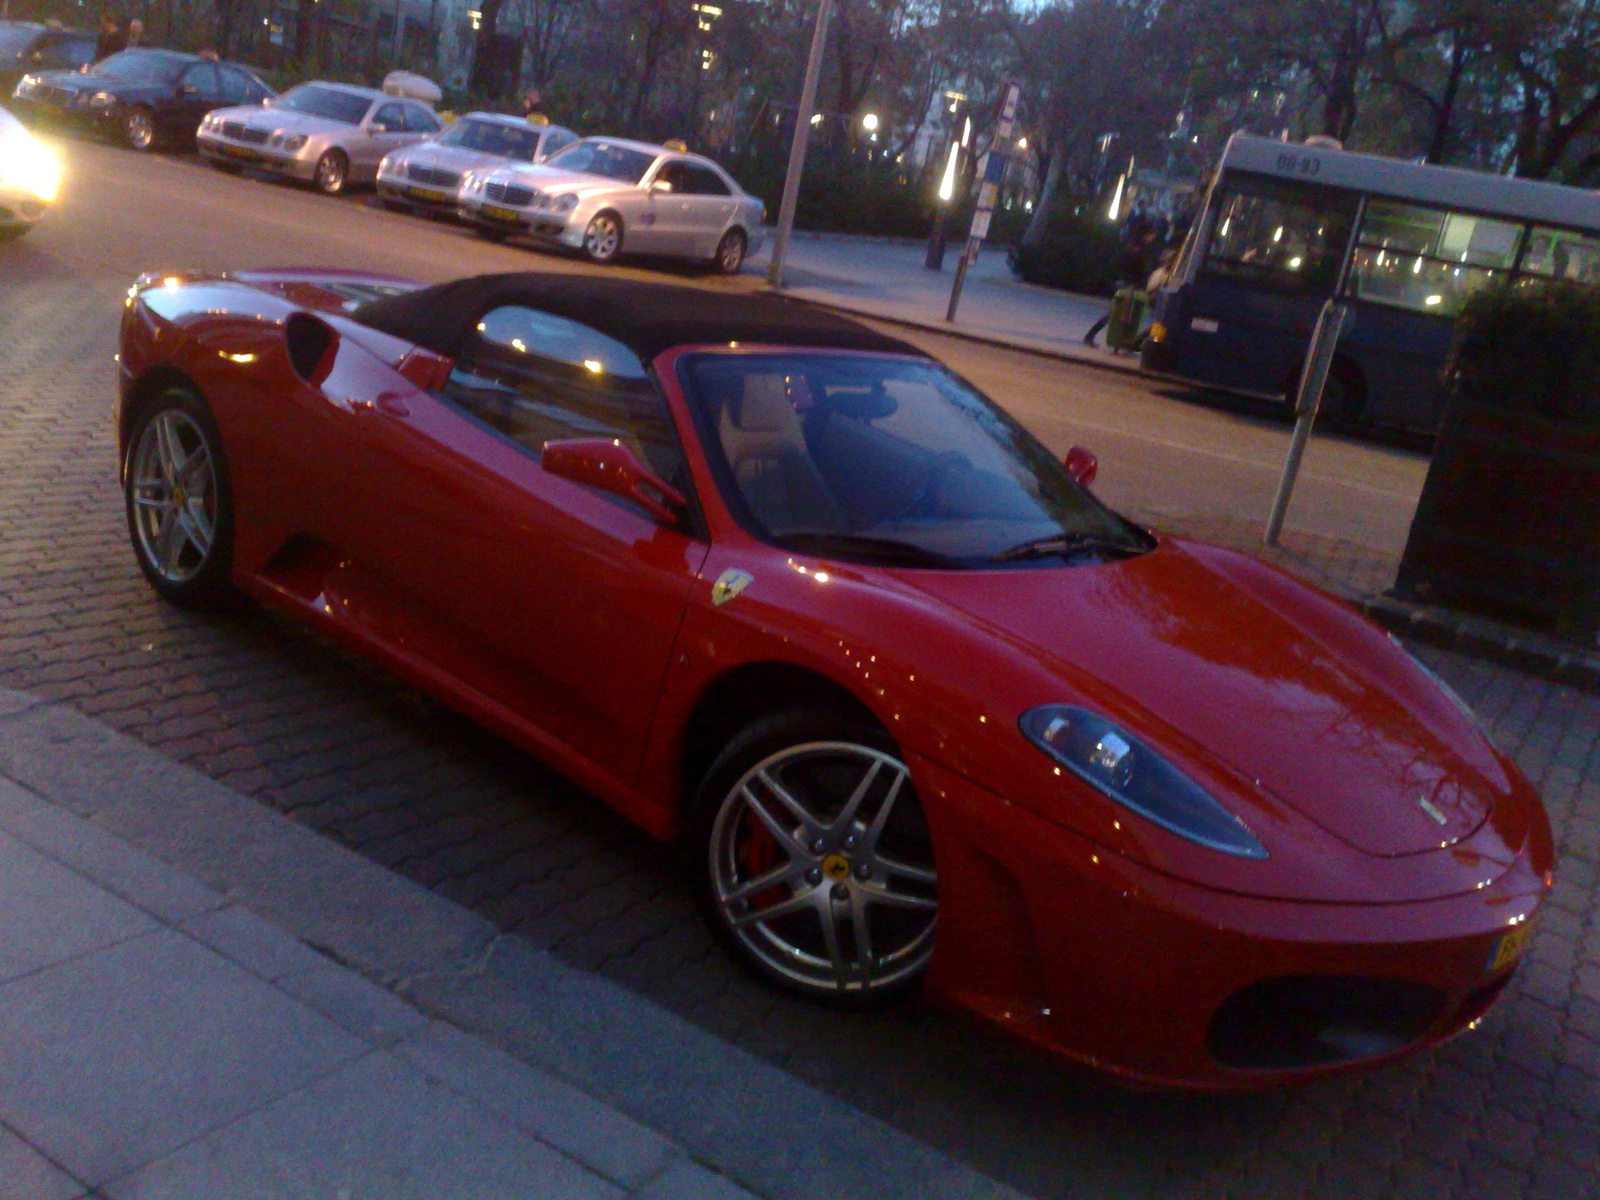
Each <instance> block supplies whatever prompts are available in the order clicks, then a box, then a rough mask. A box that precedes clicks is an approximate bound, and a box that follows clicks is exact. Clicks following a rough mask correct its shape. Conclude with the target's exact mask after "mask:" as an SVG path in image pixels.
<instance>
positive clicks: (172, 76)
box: [94, 50, 191, 83]
mask: <svg viewBox="0 0 1600 1200" xmlns="http://www.w3.org/2000/svg"><path fill="white" fill-rule="evenodd" d="M190 61H191V60H189V59H187V58H179V57H177V56H176V55H173V54H163V53H161V52H160V51H158V50H121V51H118V52H117V53H116V54H113V55H111V56H110V57H108V58H104V59H101V60H100V61H99V62H97V63H95V65H94V73H95V74H96V75H109V76H111V77H112V78H113V79H125V80H127V81H128V82H129V83H176V82H177V81H178V76H179V75H181V74H182V73H183V69H184V68H185V67H187V66H188V65H189V63H190Z"/></svg>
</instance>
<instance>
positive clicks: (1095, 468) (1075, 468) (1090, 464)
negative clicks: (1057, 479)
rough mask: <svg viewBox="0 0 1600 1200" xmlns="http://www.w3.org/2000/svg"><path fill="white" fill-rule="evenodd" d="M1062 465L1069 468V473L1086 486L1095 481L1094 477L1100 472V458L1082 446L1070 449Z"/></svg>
mask: <svg viewBox="0 0 1600 1200" xmlns="http://www.w3.org/2000/svg"><path fill="white" fill-rule="evenodd" d="M1062 465H1063V466H1065V467H1066V468H1067V474H1068V475H1071V476H1072V477H1073V478H1074V479H1076V480H1077V481H1078V482H1079V483H1080V484H1082V485H1083V486H1084V487H1088V486H1089V485H1090V484H1091V483H1093V482H1094V477H1095V476H1096V475H1098V474H1099V473H1100V460H1099V459H1098V458H1096V457H1095V456H1094V455H1093V454H1091V453H1090V452H1089V451H1087V450H1085V449H1084V448H1083V447H1082V446H1074V447H1073V448H1072V449H1071V450H1068V451H1067V457H1066V459H1065V460H1064V461H1063V463H1062Z"/></svg>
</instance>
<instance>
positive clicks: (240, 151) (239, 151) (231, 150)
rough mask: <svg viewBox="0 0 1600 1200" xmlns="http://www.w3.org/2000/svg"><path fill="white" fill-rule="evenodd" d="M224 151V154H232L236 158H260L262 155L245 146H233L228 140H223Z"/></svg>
mask: <svg viewBox="0 0 1600 1200" xmlns="http://www.w3.org/2000/svg"><path fill="white" fill-rule="evenodd" d="M222 152H223V153H224V154H231V155H233V156H234V157H235V158H260V157H261V156H260V155H259V154H257V153H256V152H255V151H254V150H246V149H245V148H244V147H243V146H231V145H229V144H228V143H227V142H223V143H222Z"/></svg>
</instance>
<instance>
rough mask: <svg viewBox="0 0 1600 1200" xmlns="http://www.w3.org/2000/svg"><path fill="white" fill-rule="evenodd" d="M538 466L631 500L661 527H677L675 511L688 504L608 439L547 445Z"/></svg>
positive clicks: (667, 484)
mask: <svg viewBox="0 0 1600 1200" xmlns="http://www.w3.org/2000/svg"><path fill="white" fill-rule="evenodd" d="M539 465H540V466H542V467H543V468H544V469H545V470H546V471H549V472H550V474H552V475H559V476H561V478H563V479H570V480H572V481H573V482H574V483H584V484H588V485H589V486H590V487H595V488H599V489H600V490H601V491H603V492H610V493H611V494H612V495H613V496H621V497H622V498H623V499H625V500H632V501H633V502H634V503H635V504H637V505H639V507H641V508H643V509H644V510H645V511H646V512H648V513H649V514H650V515H651V516H653V517H654V518H655V519H656V520H658V521H660V522H661V523H662V524H664V525H673V524H676V523H677V520H678V510H679V509H681V508H682V507H683V506H684V505H685V504H687V503H688V502H689V501H688V499H687V498H686V497H685V496H684V494H683V493H682V492H680V491H678V490H677V489H676V488H674V487H673V486H672V485H671V484H669V483H667V482H666V481H665V480H663V479H659V478H657V477H656V476H655V475H653V474H651V472H650V469H649V468H648V467H646V466H645V465H644V464H643V463H642V462H640V461H639V459H638V457H637V456H636V455H635V454H634V453H633V451H632V450H630V449H628V447H626V446H624V445H623V444H622V443H621V442H619V441H615V440H613V439H610V438H569V439H564V440H562V441H556V442H546V443H545V444H544V450H543V452H542V453H541V454H540V455H539Z"/></svg>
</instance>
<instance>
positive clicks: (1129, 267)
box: [1083, 218, 1155, 346]
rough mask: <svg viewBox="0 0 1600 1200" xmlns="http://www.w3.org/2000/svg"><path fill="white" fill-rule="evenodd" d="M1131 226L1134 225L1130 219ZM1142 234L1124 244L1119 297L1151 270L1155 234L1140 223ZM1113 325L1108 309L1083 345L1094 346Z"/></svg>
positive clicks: (1119, 279)
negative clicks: (1102, 332)
mask: <svg viewBox="0 0 1600 1200" xmlns="http://www.w3.org/2000/svg"><path fill="white" fill-rule="evenodd" d="M1129 224H1130V225H1131V224H1132V220H1131V218H1130V221H1129ZM1140 228H1141V230H1142V232H1139V233H1137V234H1136V235H1135V236H1133V237H1129V238H1126V239H1125V240H1124V241H1123V243H1122V257H1121V258H1120V259H1118V260H1117V287H1116V292H1117V295H1121V294H1122V293H1123V292H1125V291H1127V290H1128V289H1129V288H1137V287H1138V286H1139V285H1140V284H1141V283H1143V282H1144V281H1145V276H1146V274H1147V273H1148V272H1149V269H1150V255H1151V253H1152V252H1153V251H1154V250H1155V232H1154V231H1153V230H1150V229H1148V228H1147V227H1145V226H1144V223H1143V222H1142V221H1141V222H1140ZM1109 324H1111V309H1107V310H1106V312H1105V315H1104V316H1102V317H1101V318H1100V319H1099V320H1098V321H1096V322H1095V323H1094V324H1093V325H1091V326H1089V332H1088V333H1086V334H1084V335H1083V344H1084V345H1085V346H1093V345H1094V344H1095V341H1094V339H1095V338H1096V337H1098V336H1099V334H1100V331H1101V330H1103V329H1104V328H1105V327H1106V326H1107V325H1109Z"/></svg>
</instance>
